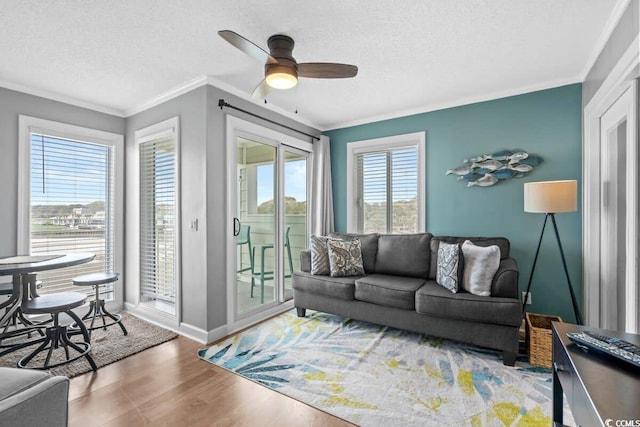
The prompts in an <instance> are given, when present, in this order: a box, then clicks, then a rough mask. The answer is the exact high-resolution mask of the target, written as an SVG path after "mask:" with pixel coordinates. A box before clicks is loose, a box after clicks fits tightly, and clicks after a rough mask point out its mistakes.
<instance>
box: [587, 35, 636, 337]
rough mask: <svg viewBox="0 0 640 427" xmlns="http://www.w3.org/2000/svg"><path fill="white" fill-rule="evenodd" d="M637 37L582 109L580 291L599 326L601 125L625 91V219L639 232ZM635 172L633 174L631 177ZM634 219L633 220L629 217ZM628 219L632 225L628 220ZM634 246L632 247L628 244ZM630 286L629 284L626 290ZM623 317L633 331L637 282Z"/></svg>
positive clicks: (590, 321)
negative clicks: (629, 210)
mask: <svg viewBox="0 0 640 427" xmlns="http://www.w3.org/2000/svg"><path fill="white" fill-rule="evenodd" d="M638 43H639V40H638V37H636V39H635V41H634V42H633V43H631V45H630V46H629V48H628V49H627V51H626V52H625V53H624V54H623V56H622V57H621V59H620V60H619V61H618V63H617V64H616V66H615V67H614V69H613V70H612V71H611V73H610V74H609V76H608V77H607V78H606V79H605V81H604V82H603V84H602V86H601V87H600V89H599V90H598V92H597V93H596V94H595V95H594V96H593V98H592V99H591V101H590V102H589V104H587V106H586V107H585V109H584V121H583V123H584V141H583V147H582V161H583V168H582V182H583V199H582V208H583V209H582V236H583V239H582V254H583V267H582V268H583V272H582V273H583V274H582V277H583V290H584V292H583V295H584V307H585V310H584V311H585V316H584V319H585V324H587V325H590V326H594V327H598V326H600V281H601V275H602V271H601V266H600V264H601V262H600V260H601V253H600V248H601V222H602V218H601V215H600V206H601V202H602V199H601V178H602V175H601V150H602V147H601V135H600V133H601V125H600V118H601V117H602V116H603V115H604V114H605V112H606V111H607V110H609V108H610V107H611V106H612V105H613V104H614V103H615V102H616V101H617V100H618V99H619V98H620V97H621V96H622V95H623V94H625V93H626V92H627V91H630V92H629V93H631V94H632V96H633V98H634V99H635V101H634V102H632V103H630V106H629V109H630V110H629V112H628V115H627V117H628V118H629V119H628V121H627V138H628V141H629V146H630V147H631V146H633V148H632V149H633V150H634V152H635V155H634V158H631V156H629V158H628V159H627V161H628V162H629V163H628V164H627V172H628V173H629V176H628V182H627V193H628V195H629V196H630V197H629V198H628V199H627V203H628V205H632V206H633V209H635V212H636V215H634V217H633V218H628V224H627V226H628V227H629V226H630V228H628V230H629V231H633V232H634V233H635V235H636V236H637V231H638V226H637V224H638V221H637V212H638V210H637V206H638V199H637V194H638V175H637V173H638V172H637V168H638V164H637V159H638V155H637V129H638V122H637V114H638V113H637V111H638V108H637V102H638V101H637V100H638V85H637V82H636V80H634V79H637V77H638V76H637V75H636V73H637V71H636V67H637V66H638V64H640V52H638V49H637V46H638ZM634 177H635V178H634ZM631 220H633V221H631ZM629 221H631V224H629ZM637 243H638V242H637V238H636V239H634V241H633V242H629V243H628V245H627V251H628V252H627V272H626V276H627V280H629V279H632V278H633V277H635V279H636V280H634V281H632V282H627V283H637V277H638V261H637V255H638V254H637ZM630 246H632V247H630ZM629 288H632V289H629ZM626 297H627V300H626V301H627V307H626V310H627V311H626V312H627V320H626V329H627V331H629V332H637V331H638V330H639V328H640V313H639V312H638V308H637V306H638V302H639V301H638V293H637V292H636V287H627V295H626Z"/></svg>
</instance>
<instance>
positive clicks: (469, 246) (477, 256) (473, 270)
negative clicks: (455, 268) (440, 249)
mask: <svg viewBox="0 0 640 427" xmlns="http://www.w3.org/2000/svg"><path fill="white" fill-rule="evenodd" d="M462 254H463V255H464V273H463V276H462V286H463V287H464V289H465V290H466V291H467V292H471V293H472V294H474V295H480V296H483V297H488V296H491V282H493V276H495V274H496V272H497V271H498V267H500V248H498V246H496V245H491V246H486V247H482V246H476V245H474V244H473V243H471V242H470V241H469V240H465V242H464V243H463V244H462Z"/></svg>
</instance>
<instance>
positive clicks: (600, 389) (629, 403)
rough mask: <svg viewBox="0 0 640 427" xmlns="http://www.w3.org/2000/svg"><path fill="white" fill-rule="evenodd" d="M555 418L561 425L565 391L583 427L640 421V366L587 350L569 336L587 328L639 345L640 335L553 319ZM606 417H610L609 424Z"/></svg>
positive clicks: (573, 411) (608, 418) (574, 413)
mask: <svg viewBox="0 0 640 427" xmlns="http://www.w3.org/2000/svg"><path fill="white" fill-rule="evenodd" d="M552 328H553V421H554V422H555V423H559V424H562V405H563V397H562V392H563V391H564V394H565V395H566V396H567V400H568V403H569V407H570V408H571V411H572V413H573V417H574V419H575V422H576V423H577V424H578V425H580V426H583V427H590V426H605V427H608V426H616V425H635V424H616V421H617V420H633V421H635V420H639V421H636V422H638V423H640V369H638V368H636V367H635V366H633V365H630V364H627V363H625V362H623V361H619V360H617V359H615V358H613V357H609V356H606V355H601V354H597V353H594V352H585V351H584V350H582V349H580V348H579V347H578V346H576V345H575V344H573V343H572V342H571V341H570V340H569V338H567V335H566V334H567V332H580V331H584V330H589V331H595V332H598V333H601V334H604V335H609V336H613V337H617V338H621V339H623V340H625V341H628V342H630V343H633V344H636V345H640V335H634V334H627V333H623V332H614V331H605V330H602V329H597V328H591V327H588V326H578V325H571V324H568V323H560V322H553V323H552ZM607 420H610V421H609V422H608V423H607Z"/></svg>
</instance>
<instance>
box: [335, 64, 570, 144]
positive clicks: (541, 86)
mask: <svg viewBox="0 0 640 427" xmlns="http://www.w3.org/2000/svg"><path fill="white" fill-rule="evenodd" d="M581 82H582V80H581V79H580V77H579V76H575V77H572V78H569V79H561V80H552V81H548V82H544V83H538V84H534V85H529V86H523V87H520V88H518V89H509V90H503V91H496V92H492V93H487V94H483V95H478V96H470V97H466V98H458V99H456V100H452V101H449V102H442V103H434V104H426V105H423V106H420V107H414V108H410V109H406V110H400V111H394V112H393V113H389V114H380V115H377V116H371V117H367V118H363V119H358V120H354V121H350V122H342V123H337V124H333V125H330V126H328V127H326V128H324V129H322V131H323V132H327V131H331V130H336V129H342V128H347V127H352V126H359V125H365V124H369V123H374V122H380V121H383V120H391V119H398V118H401V117H407V116H413V115H416V114H423V113H429V112H431V111H438V110H445V109H447V108H455V107H462V106H464V105H470V104H476V103H478V102H487V101H494V100H496V99H501V98H508V97H510V96H517V95H524V94H527V93H531V92H537V91H541V90H546V89H553V88H556V87H560V86H566V85H570V84H575V83H581Z"/></svg>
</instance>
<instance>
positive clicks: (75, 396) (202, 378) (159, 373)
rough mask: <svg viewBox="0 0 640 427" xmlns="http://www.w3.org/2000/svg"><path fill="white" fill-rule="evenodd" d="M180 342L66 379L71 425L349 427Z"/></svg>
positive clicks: (186, 341) (180, 339)
mask: <svg viewBox="0 0 640 427" xmlns="http://www.w3.org/2000/svg"><path fill="white" fill-rule="evenodd" d="M201 347H203V346H202V344H199V343H197V342H195V341H191V340H189V339H187V338H184V337H178V338H176V339H174V340H172V341H169V342H167V343H164V344H162V345H159V346H157V347H153V348H151V349H149V350H145V351H143V352H141V353H139V354H136V355H134V356H131V357H128V358H126V359H124V360H121V361H119V362H116V363H113V364H111V365H108V366H105V367H103V368H100V369H99V370H98V371H97V372H96V373H90V374H85V375H82V376H79V377H76V378H73V379H72V380H71V387H70V390H69V425H70V426H71V427H75V426H83V427H84V426H87V425H92V426H141V425H153V426H181V427H182V426H274V427H275V426H278V427H280V426H296V427H297V426H322V427H334V426H336V427H337V426H352V425H353V424H350V423H348V422H346V421H344V420H342V419H340V418H337V417H334V416H333V415H329V414H327V413H326V412H323V411H320V410H318V409H315V408H312V407H311V406H308V405H306V404H304V403H301V402H299V401H297V400H294V399H291V398H289V397H286V396H284V395H282V394H280V393H278V392H275V391H273V390H270V389H268V388H266V387H263V386H261V385H260V384H256V383H253V382H252V381H249V380H247V379H245V378H242V377H240V376H239V375H235V374H232V373H230V372H227V371H225V370H224V369H222V368H220V367H218V366H215V365H212V364H211V363H208V362H205V361H203V360H201V359H199V358H198V356H197V355H196V352H197V350H198V349H199V348H201Z"/></svg>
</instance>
